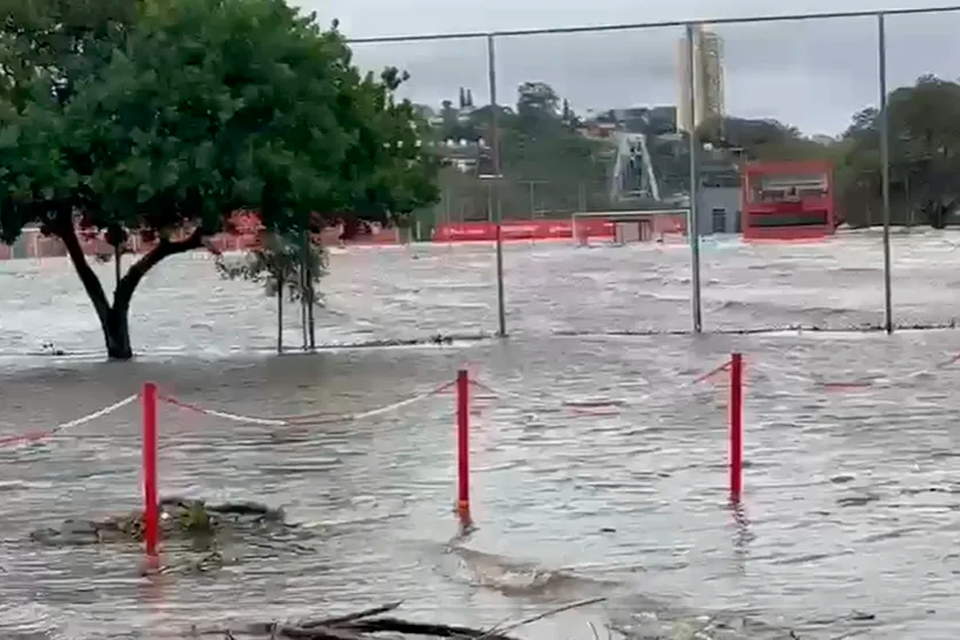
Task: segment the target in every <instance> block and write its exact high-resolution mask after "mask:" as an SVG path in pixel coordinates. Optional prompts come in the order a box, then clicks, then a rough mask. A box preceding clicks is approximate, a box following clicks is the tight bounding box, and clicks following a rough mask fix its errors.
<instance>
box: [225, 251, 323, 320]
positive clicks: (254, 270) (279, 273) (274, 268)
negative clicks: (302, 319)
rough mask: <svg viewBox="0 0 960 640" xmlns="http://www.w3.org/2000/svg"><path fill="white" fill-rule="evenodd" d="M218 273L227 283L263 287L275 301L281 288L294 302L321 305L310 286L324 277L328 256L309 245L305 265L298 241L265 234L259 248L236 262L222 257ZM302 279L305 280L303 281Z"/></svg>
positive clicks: (319, 297)
mask: <svg viewBox="0 0 960 640" xmlns="http://www.w3.org/2000/svg"><path fill="white" fill-rule="evenodd" d="M216 267H217V272H218V273H219V274H220V276H221V277H222V278H225V279H227V280H246V281H247V282H255V283H257V284H262V285H263V287H264V292H265V293H266V295H268V296H271V297H275V296H276V295H277V294H278V293H280V290H281V287H282V289H283V292H284V293H285V294H286V297H287V298H288V299H289V300H290V301H292V302H294V301H301V300H304V301H310V299H311V298H313V302H314V303H315V304H322V303H323V298H322V296H318V295H317V294H316V293H314V291H315V287H313V286H312V285H311V284H310V283H311V282H312V283H314V284H315V283H318V282H320V279H321V278H322V277H323V276H324V275H326V273H327V253H326V251H324V249H323V247H322V246H320V245H319V244H318V243H313V242H311V243H308V251H307V253H306V262H305V256H304V251H303V243H302V242H301V241H300V240H299V239H293V238H290V237H289V236H282V235H279V234H275V233H269V234H264V235H263V236H262V237H261V243H260V246H259V247H258V248H256V249H254V250H252V251H250V252H249V253H248V254H247V255H246V256H244V257H243V258H240V259H238V260H233V261H230V260H226V259H224V258H222V257H220V258H218V259H217V262H216ZM303 276H307V278H306V279H304V277H303Z"/></svg>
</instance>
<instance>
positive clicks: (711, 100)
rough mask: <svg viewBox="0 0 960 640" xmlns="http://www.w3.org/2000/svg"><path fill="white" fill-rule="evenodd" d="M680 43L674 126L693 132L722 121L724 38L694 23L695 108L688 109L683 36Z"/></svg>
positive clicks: (687, 50)
mask: <svg viewBox="0 0 960 640" xmlns="http://www.w3.org/2000/svg"><path fill="white" fill-rule="evenodd" d="M678 46H679V51H680V55H679V61H680V64H679V68H678V70H677V81H678V84H679V87H680V103H679V104H678V105H677V129H678V130H679V131H688V132H689V131H695V130H696V128H697V127H699V126H700V125H701V124H703V123H704V122H705V121H708V120H712V121H716V122H718V123H720V122H722V119H723V117H724V115H725V112H726V111H725V108H724V87H723V40H722V39H721V38H720V36H718V35H717V34H716V33H714V32H713V31H711V30H710V29H709V28H708V27H706V26H704V25H701V24H697V25H694V28H693V89H694V92H693V95H694V99H695V100H694V108H693V113H691V112H690V111H691V110H690V79H689V73H690V62H689V60H690V57H689V49H688V45H687V39H686V37H684V38H681V39H680V42H679V43H678Z"/></svg>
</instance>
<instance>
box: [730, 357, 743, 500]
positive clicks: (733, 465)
mask: <svg viewBox="0 0 960 640" xmlns="http://www.w3.org/2000/svg"><path fill="white" fill-rule="evenodd" d="M742 490H743V356H742V355H741V354H739V353H734V354H731V355H730V499H731V500H732V501H734V502H739V501H740V493H741V492H742Z"/></svg>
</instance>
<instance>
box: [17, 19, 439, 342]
mask: <svg viewBox="0 0 960 640" xmlns="http://www.w3.org/2000/svg"><path fill="white" fill-rule="evenodd" d="M2 1H3V2H4V3H6V4H8V5H9V6H5V7H4V9H5V11H6V12H7V20H6V22H5V23H4V27H3V28H4V36H5V37H4V38H2V39H0V65H3V69H2V71H3V72H4V73H3V74H2V75H3V79H2V80H0V239H3V240H5V241H8V242H9V241H12V240H13V239H15V238H16V237H17V236H18V235H19V234H20V232H21V230H22V229H23V227H24V226H25V225H28V224H38V225H40V226H41V228H42V229H43V230H44V231H45V232H47V233H53V234H56V235H58V236H59V237H60V238H61V239H63V241H64V243H65V245H66V247H67V251H68V253H69V255H70V257H71V259H72V260H73V262H74V265H75V267H76V268H77V272H78V275H79V276H80V279H81V281H82V283H83V285H84V287H85V289H86V291H87V293H88V294H89V295H90V298H91V300H92V302H93V305H94V307H95V309H96V311H97V314H98V316H99V318H100V321H101V324H102V325H103V327H104V332H105V335H106V336H107V343H108V350H110V351H111V354H114V348H113V347H111V346H110V345H111V340H113V341H114V342H119V343H125V342H126V343H128V342H129V338H127V337H126V335H125V334H126V314H127V309H128V307H129V302H130V298H131V297H132V295H133V292H134V290H135V288H136V286H137V285H138V283H139V282H140V281H141V280H142V278H143V276H144V275H145V274H146V273H147V272H148V271H149V270H150V269H151V268H153V267H154V266H155V265H156V264H157V263H158V262H160V261H161V260H162V259H164V258H166V257H168V256H170V255H173V254H176V253H180V252H183V251H188V250H191V249H196V248H199V247H201V246H202V245H203V242H204V238H205V237H206V236H208V235H209V234H212V233H215V232H217V231H220V230H222V229H223V228H224V227H225V225H226V223H227V221H228V220H229V217H230V216H231V214H232V213H233V212H235V211H237V210H240V209H246V210H255V211H257V212H259V215H260V217H261V220H262V222H263V224H264V226H265V227H266V229H267V230H268V231H271V232H276V233H281V234H285V233H297V232H299V231H300V230H302V229H303V227H304V226H305V222H304V221H305V220H306V219H307V216H306V215H305V214H306V213H307V212H321V214H322V215H333V216H336V218H338V219H348V220H353V221H354V222H355V221H356V219H357V218H362V219H365V220H371V221H377V222H381V223H388V224H389V223H391V222H397V221H400V222H402V221H403V220H404V219H405V217H406V216H407V215H408V214H409V212H411V211H413V210H415V209H416V208H418V207H421V206H425V205H431V204H432V203H433V202H435V201H436V199H437V186H436V177H437V171H438V163H437V162H436V160H435V159H434V158H433V157H432V156H431V154H429V153H426V152H425V151H424V149H423V148H422V147H421V145H420V139H421V135H422V131H423V127H424V123H423V122H422V121H421V120H420V119H419V117H418V115H417V113H416V112H415V110H414V108H413V106H412V105H411V104H410V103H409V102H406V101H400V100H397V99H396V98H395V97H394V92H395V91H396V89H397V87H398V86H399V85H400V83H401V82H402V81H403V80H404V79H405V76H404V75H403V74H401V73H400V72H399V71H397V70H396V69H392V68H391V69H386V70H385V71H384V72H383V73H382V74H380V75H379V76H378V75H375V74H372V73H368V74H363V73H361V72H360V70H359V69H358V68H357V67H356V66H354V65H353V64H352V60H351V52H350V49H349V47H348V46H347V44H346V40H345V39H344V37H343V36H342V35H341V34H340V33H339V32H338V31H337V29H336V25H334V26H333V27H332V28H330V29H326V30H324V29H321V28H320V27H319V26H318V25H317V22H316V17H315V16H314V15H309V16H304V15H301V14H300V13H299V12H298V11H297V10H296V9H294V8H291V7H290V6H288V5H287V4H286V3H285V2H284V1H283V0H141V1H140V2H139V3H136V2H132V3H130V2H123V1H122V0H103V1H101V0H81V1H80V2H66V1H65V0H40V2H39V3H36V4H35V3H32V2H31V3H26V4H23V3H21V4H20V5H14V3H13V2H12V0H2ZM16 7H19V8H16ZM321 217H322V216H321ZM77 224H79V226H80V227H81V228H83V229H88V230H91V231H93V232H107V237H108V240H110V241H116V242H118V243H122V242H123V240H125V237H126V233H127V231H137V232H140V233H143V234H144V235H145V236H147V237H148V239H149V238H151V237H158V238H159V242H158V244H157V245H156V247H155V248H154V249H153V250H152V251H151V252H149V253H148V254H146V255H145V256H143V257H142V258H141V259H140V260H139V261H137V262H135V263H134V264H133V266H132V267H131V268H130V270H129V271H128V272H127V273H126V274H125V275H124V276H123V277H122V278H121V280H120V282H119V283H118V286H117V289H116V291H115V293H114V300H113V303H112V304H110V303H108V301H107V299H106V296H105V294H104V292H103V288H102V286H101V284H100V282H99V280H97V278H96V275H95V274H94V273H93V271H92V270H91V269H90V268H89V266H88V265H87V262H86V258H85V256H84V255H83V253H82V251H81V248H80V245H79V242H78V239H77V236H76V231H75V226H76V225H77ZM129 352H130V349H129V344H119V345H118V346H117V347H116V357H129Z"/></svg>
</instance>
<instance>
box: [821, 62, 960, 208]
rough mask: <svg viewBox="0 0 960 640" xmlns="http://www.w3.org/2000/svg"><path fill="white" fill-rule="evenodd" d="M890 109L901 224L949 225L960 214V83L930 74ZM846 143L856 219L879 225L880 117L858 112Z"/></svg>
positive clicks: (845, 177) (845, 172) (848, 193)
mask: <svg viewBox="0 0 960 640" xmlns="http://www.w3.org/2000/svg"><path fill="white" fill-rule="evenodd" d="M887 108H888V118H889V130H890V187H891V190H890V191H891V193H890V195H891V202H892V205H893V206H892V209H893V211H892V212H891V213H892V218H893V222H894V223H898V224H904V223H908V222H911V221H919V222H924V223H927V224H931V225H932V226H934V227H941V226H943V225H944V224H945V223H946V221H947V218H949V217H950V216H952V215H954V214H955V213H956V212H957V211H958V210H960V84H958V83H956V82H952V81H948V80H942V79H940V78H936V77H934V76H922V77H920V78H919V79H918V80H917V81H916V83H915V84H914V85H913V86H908V87H900V88H898V89H897V90H895V91H894V92H892V93H891V94H890V97H889V100H888V107H887ZM844 144H845V147H844V151H845V154H844V157H843V160H842V162H841V164H840V167H839V171H838V175H839V177H840V182H841V186H842V187H843V193H842V195H843V198H844V205H845V208H846V209H847V211H848V213H847V217H848V220H849V221H850V222H851V223H853V224H858V225H866V224H870V223H871V222H878V221H879V220H880V217H879V215H878V211H879V209H880V196H881V191H880V181H881V163H880V161H881V158H880V113H879V112H878V111H877V110H876V109H873V108H868V109H864V110H863V111H861V112H858V113H857V114H855V115H854V117H853V121H852V123H851V125H850V127H849V128H848V129H847V131H846V133H845V134H844Z"/></svg>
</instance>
